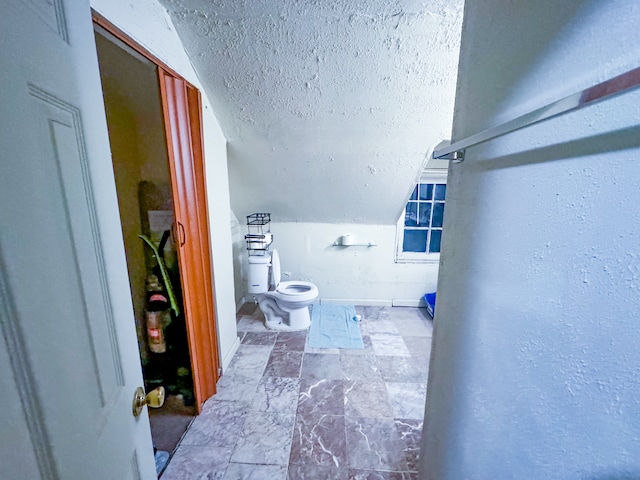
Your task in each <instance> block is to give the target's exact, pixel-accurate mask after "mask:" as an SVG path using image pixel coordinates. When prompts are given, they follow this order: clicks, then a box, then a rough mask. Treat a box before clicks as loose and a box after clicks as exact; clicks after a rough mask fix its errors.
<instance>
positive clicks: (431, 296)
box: [424, 292, 436, 318]
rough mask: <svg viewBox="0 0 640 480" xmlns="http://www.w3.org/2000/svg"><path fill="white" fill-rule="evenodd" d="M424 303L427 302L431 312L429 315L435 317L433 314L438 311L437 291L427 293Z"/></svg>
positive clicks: (428, 309)
mask: <svg viewBox="0 0 640 480" xmlns="http://www.w3.org/2000/svg"><path fill="white" fill-rule="evenodd" d="M424 303H426V304H427V312H429V315H431V318H434V316H433V315H434V313H435V311H436V292H433V293H425V294H424Z"/></svg>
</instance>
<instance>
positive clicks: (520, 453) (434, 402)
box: [421, 0, 640, 480]
mask: <svg viewBox="0 0 640 480" xmlns="http://www.w3.org/2000/svg"><path fill="white" fill-rule="evenodd" d="M639 19H640V5H638V3H637V2H635V1H633V0H612V1H608V2H601V1H578V0H571V1H564V2H557V1H556V0H540V1H537V2H504V1H501V0H486V1H484V2H469V3H468V4H467V6H466V10H465V21H464V26H463V37H462V47H461V57H460V75H459V83H458V92H457V98H456V113H455V119H454V138H455V139H461V138H463V137H464V136H466V135H468V134H472V133H475V132H476V131H477V130H480V129H482V128H484V127H487V126H490V125H495V124H498V123H500V122H501V121H503V120H505V119H508V118H511V117H512V116H514V115H517V114H520V113H524V112H526V111H528V110H530V109H531V108H535V107H539V106H542V105H544V104H545V103H546V102H547V101H549V100H553V99H556V98H560V97H562V96H564V95H566V94H569V93H573V92H574V91H577V90H580V89H581V88H583V87H585V86H588V85H591V84H594V83H597V82H599V81H601V80H604V79H606V78H609V77H611V76H614V75H615V74H618V73H620V72H623V71H626V70H631V69H632V68H636V67H637V66H638V63H637V59H638V58H639V57H638V53H640V37H639V36H638V35H637V25H638V21H639ZM639 118H640V92H638V91H636V92H634V93H629V94H625V95H623V96H620V97H617V98H615V99H613V100H610V101H608V102H606V103H602V104H599V105H597V106H592V107H589V108H587V109H585V110H582V111H580V112H578V113H572V114H568V115H566V116H563V117H561V118H558V119H554V120H551V121H548V122H546V123H543V124H540V125H538V126H533V127H530V128H528V129H526V130H522V131H520V132H517V133H513V134H511V135H508V136H506V137H503V138H501V139H497V140H494V141H491V142H489V143H487V144H485V145H483V146H479V147H474V148H470V149H468V150H467V157H466V160H465V161H464V163H461V164H457V165H452V167H451V169H450V171H449V181H448V189H447V216H446V218H445V235H446V236H447V243H446V244H444V245H443V252H442V261H441V269H440V277H439V288H438V292H439V297H438V310H437V312H436V320H435V328H434V344H433V350H432V360H431V367H430V368H431V370H430V378H429V385H428V399H427V406H426V424H425V431H424V438H423V450H422V457H421V459H422V460H421V461H422V467H423V472H422V473H423V476H422V478H426V479H434V480H435V479H437V480H448V479H451V480H453V479H460V478H466V479H487V478H517V479H542V478H562V479H575V480H578V479H580V480H583V479H598V480H604V479H619V478H639V477H640V422H639V421H638V419H639V418H640V400H639V399H640V383H639V382H638V368H639V365H640V350H639V349H638V343H639V342H640V330H639V329H638V322H639V320H640V313H639V311H638V301H639V299H640V243H639V239H640V209H639V208H638V204H639V203H640V170H639V169H638V162H637V160H638V156H639V155H640V129H639V127H638V119H639Z"/></svg>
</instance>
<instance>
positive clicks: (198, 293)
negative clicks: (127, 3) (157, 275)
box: [91, 9, 221, 413]
mask: <svg viewBox="0 0 640 480" xmlns="http://www.w3.org/2000/svg"><path fill="white" fill-rule="evenodd" d="M91 15H92V19H93V23H94V24H95V25H98V26H99V27H101V28H102V29H104V30H105V31H107V32H108V33H109V34H111V35H113V36H114V37H115V38H116V39H117V40H119V41H120V42H122V43H124V44H125V45H126V46H127V47H129V48H131V49H132V50H134V51H135V52H137V53H138V54H140V55H142V56H143V57H145V58H146V59H147V60H149V61H150V62H152V63H153V64H155V65H156V67H157V71H158V81H159V85H160V92H161V98H160V102H161V108H162V113H163V118H164V126H165V136H166V141H167V151H168V154H169V169H170V172H171V190H172V197H173V203H174V217H175V221H176V229H175V230H176V232H175V233H176V234H177V235H176V236H177V242H176V243H177V245H178V261H179V264H180V282H181V284H182V291H183V297H184V298H183V303H184V305H183V309H184V315H185V323H186V327H187V338H188V342H189V356H190V359H191V369H192V375H193V384H194V394H195V398H196V407H197V411H198V413H200V411H201V409H202V405H203V404H204V402H205V401H206V400H207V399H208V398H209V397H211V396H212V395H214V394H215V393H216V383H217V381H218V379H219V378H220V374H221V369H220V354H219V338H218V332H217V325H216V323H217V322H216V319H217V315H216V306H215V298H214V293H213V292H214V283H213V270H212V269H213V266H212V262H211V242H210V237H209V232H210V229H209V217H208V211H207V193H206V182H205V167H204V146H203V134H202V102H201V95H200V92H199V90H198V89H197V88H196V87H195V86H194V85H192V84H191V83H189V82H188V81H187V80H185V79H184V77H182V76H181V75H180V74H178V73H177V72H176V71H175V70H173V69H172V68H171V67H169V66H168V65H167V64H166V63H164V62H163V61H162V60H160V59H159V58H158V57H156V56H155V55H154V54H153V53H151V52H150V51H149V50H147V49H146V48H145V47H143V46H142V45H140V44H139V43H137V42H136V41H135V40H134V39H132V38H131V37H130V36H129V35H127V34H126V33H124V32H123V31H122V30H120V29H119V28H118V27H116V26H115V25H114V24H113V23H111V22H110V21H109V20H107V19H106V18H105V17H104V16H102V15H101V14H100V13H98V12H96V11H95V10H93V9H92V10H91Z"/></svg>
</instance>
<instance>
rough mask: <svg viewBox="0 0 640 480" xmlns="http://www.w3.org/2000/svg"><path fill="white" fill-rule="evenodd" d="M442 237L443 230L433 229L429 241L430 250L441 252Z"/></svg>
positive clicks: (431, 251)
mask: <svg viewBox="0 0 640 480" xmlns="http://www.w3.org/2000/svg"><path fill="white" fill-rule="evenodd" d="M441 239H442V230H431V240H430V241H429V252H430V253H438V252H440V240H441Z"/></svg>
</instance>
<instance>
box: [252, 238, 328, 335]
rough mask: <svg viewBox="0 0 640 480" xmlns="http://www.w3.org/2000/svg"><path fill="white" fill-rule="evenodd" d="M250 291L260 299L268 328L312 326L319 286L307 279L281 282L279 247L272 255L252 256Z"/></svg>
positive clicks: (302, 328)
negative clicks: (311, 314) (310, 309)
mask: <svg viewBox="0 0 640 480" xmlns="http://www.w3.org/2000/svg"><path fill="white" fill-rule="evenodd" d="M269 267H271V268H269ZM269 270H271V282H269ZM249 293H251V294H253V295H254V296H255V298H256V300H258V305H259V307H260V310H262V313H263V314H264V317H265V320H266V325H267V328H269V329H272V330H282V331H294V330H305V329H307V328H309V325H311V317H310V315H309V305H311V304H312V303H313V302H314V301H315V300H316V299H317V298H318V287H316V286H315V285H314V284H313V283H310V282H303V281H290V282H281V281H280V257H279V255H278V251H277V250H274V251H273V252H272V253H271V256H269V255H264V256H250V257H249Z"/></svg>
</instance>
